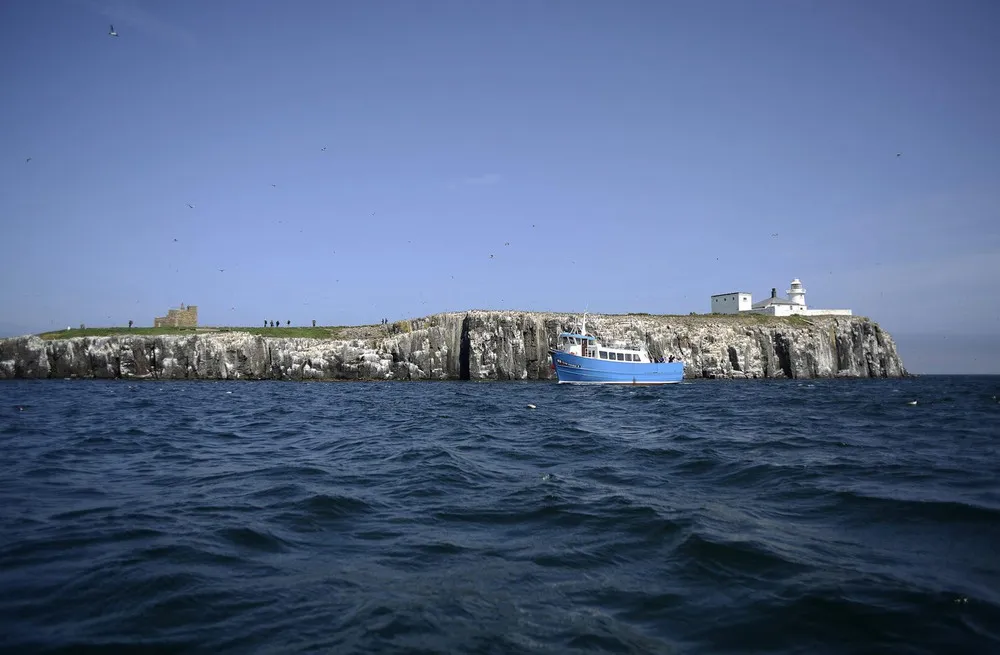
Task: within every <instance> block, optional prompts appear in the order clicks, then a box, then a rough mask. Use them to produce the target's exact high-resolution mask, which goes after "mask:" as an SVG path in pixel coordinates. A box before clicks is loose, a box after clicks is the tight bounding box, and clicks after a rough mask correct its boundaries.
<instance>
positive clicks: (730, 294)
mask: <svg viewBox="0 0 1000 655" xmlns="http://www.w3.org/2000/svg"><path fill="white" fill-rule="evenodd" d="M744 293H745V294H747V295H748V296H749V295H750V292H749V291H733V292H731V293H713V294H712V297H713V298H718V297H719V296H736V295H740V294H744ZM704 297H705V296H702V298H704Z"/></svg>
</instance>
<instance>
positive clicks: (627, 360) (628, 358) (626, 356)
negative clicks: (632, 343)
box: [625, 353, 632, 362]
mask: <svg viewBox="0 0 1000 655" xmlns="http://www.w3.org/2000/svg"><path fill="white" fill-rule="evenodd" d="M625 361H626V362H631V361H632V353H625Z"/></svg>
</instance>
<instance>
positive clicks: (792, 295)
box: [785, 278, 806, 308]
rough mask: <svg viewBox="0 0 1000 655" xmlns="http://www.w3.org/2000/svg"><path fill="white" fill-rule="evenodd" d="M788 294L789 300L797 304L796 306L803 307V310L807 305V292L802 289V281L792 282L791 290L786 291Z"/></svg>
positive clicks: (797, 279)
mask: <svg viewBox="0 0 1000 655" xmlns="http://www.w3.org/2000/svg"><path fill="white" fill-rule="evenodd" d="M785 293H787V294H788V299H789V300H790V301H791V302H793V303H795V304H796V305H802V306H803V308H804V307H805V304H806V290H805V289H803V288H802V281H801V280H799V278H795V279H794V280H792V284H791V286H790V288H788V289H786V290H785Z"/></svg>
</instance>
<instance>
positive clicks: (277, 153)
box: [0, 0, 1000, 372]
mask: <svg viewBox="0 0 1000 655" xmlns="http://www.w3.org/2000/svg"><path fill="white" fill-rule="evenodd" d="M109 24H114V28H115V30H116V31H117V33H118V34H119V36H117V37H113V36H110V35H109V34H108V32H109ZM0 58H2V61H3V62H4V66H3V68H2V72H0V82H2V84H0V90H2V91H0V93H2V95H0V97H2V102H0V155H2V157H0V218H2V221H3V223H2V226H0V234H2V235H3V236H2V242H3V256H2V258H0V307H2V308H3V314H2V315H0V333H6V334H10V333H15V332H23V331H40V330H45V329H54V328H62V327H66V326H67V325H79V324H80V323H86V324H87V325H88V326H98V325H107V324H123V323H125V322H127V321H128V320H129V319H132V320H135V321H136V323H137V324H139V325H151V324H152V319H153V317H154V316H158V315H163V314H164V313H165V311H166V309H167V308H168V307H173V306H177V305H178V304H179V303H182V302H183V303H188V304H196V305H198V306H199V314H200V320H201V322H202V323H203V324H207V325H212V324H214V325H258V324H262V322H263V321H264V320H265V319H279V320H282V321H285V320H291V321H292V322H293V324H306V323H308V322H309V321H310V320H311V319H316V320H317V321H318V322H319V323H320V324H333V325H348V324H363V323H377V322H378V321H379V320H381V319H382V318H383V317H386V318H389V319H390V320H395V319H398V318H402V317H409V316H422V315H426V314H429V313H434V312H440V311H454V310H466V309H474V308H484V309H494V308H496V309H501V308H502V309H524V310H553V311H565V312H579V311H582V310H583V309H585V308H586V309H588V310H589V311H591V312H597V313H621V312H650V313H688V312H692V311H695V312H706V311H708V310H709V296H710V295H711V294H713V293H722V292H728V291H734V290H741V291H751V292H752V293H753V294H754V297H755V300H756V299H759V298H763V297H764V296H766V295H768V294H769V293H770V289H771V287H777V288H778V290H779V294H781V295H784V291H785V289H787V288H788V283H789V282H790V280H791V279H792V278H793V277H799V278H801V279H802V281H803V283H804V285H805V287H806V289H807V290H808V294H807V296H806V300H807V302H808V303H809V304H810V305H812V306H817V307H834V308H838V307H847V308H851V309H853V310H854V311H855V313H858V314H864V315H868V316H871V317H872V318H874V319H875V320H877V321H878V322H879V323H880V324H881V325H882V326H883V327H885V328H886V329H887V330H889V331H890V332H891V333H892V334H893V335H894V336H895V337H896V338H897V341H898V342H899V343H900V347H901V349H902V351H903V355H904V363H905V364H906V365H907V366H908V367H909V368H911V369H914V370H917V371H918V372H919V371H920V369H921V368H923V369H925V370H924V371H923V372H935V371H937V370H943V369H941V367H940V366H938V365H932V364H926V365H924V364H919V363H918V364H917V366H914V362H920V361H921V360H920V358H921V357H923V356H924V355H926V353H927V350H928V348H931V346H928V345H926V344H928V343H935V341H934V340H935V339H944V338H948V339H951V341H950V342H949V343H950V344H957V346H952V347H957V348H958V351H959V354H958V355H956V356H955V357H956V358H957V359H956V358H948V360H947V361H946V362H945V364H944V366H945V368H948V367H951V368H952V369H956V370H967V371H969V372H973V370H975V371H990V370H991V371H992V372H1000V353H998V348H997V346H996V345H992V350H991V349H990V346H989V344H995V343H996V341H995V340H991V339H988V338H984V337H988V336H989V335H997V334H1000V291H998V288H1000V287H998V282H1000V220H998V219H1000V216H998V214H1000V2H997V1H996V0H956V1H954V2H942V1H940V0H857V1H851V0H838V1H836V2H829V1H820V0H755V1H753V2H748V1H746V0H691V1H685V2H674V1H669V0H650V1H648V2H639V1H631V2H630V1H625V0H622V1H614V2H612V1H607V0H604V1H601V2H597V1H590V0H546V1H544V2H539V1H537V0H523V1H522V0H504V1H503V2H487V1H485V0H449V1H441V0H418V1H415V0H380V1H361V0H357V1H346V0H345V1H334V0H290V1H288V2H272V1H270V0H268V1H264V0H213V1H212V2H205V1H204V0H162V1H154V0H146V1H142V2H140V1H129V0H61V1H58V2H36V1H34V0H10V1H9V2H3V3H0ZM324 148H325V150H324ZM29 157H30V158H31V159H30V161H27V159H28V158H29ZM189 204H190V205H191V206H192V207H189V206H188V205H189ZM491 255H492V257H491ZM219 269H224V270H222V271H220V270H219ZM918 337H919V338H918ZM920 339H923V341H920ZM963 339H967V340H968V341H967V342H968V343H969V344H971V343H973V342H975V343H979V344H980V345H979V346H975V347H972V346H969V347H968V348H964V349H963V348H962V347H961V343H963V341H962V340H963ZM976 339H978V340H979V341H976ZM918 341H919V342H920V343H923V344H925V345H923V346H920V347H919V348H918V347H917V346H916V345H913V346H907V343H910V344H916V343H918ZM982 344H987V345H986V350H985V351H984V350H983V345H982ZM908 349H909V352H908ZM991 357H992V359H990V358H991ZM984 358H985V359H984ZM939 359H940V358H939ZM923 361H930V360H927V359H925V360H923ZM984 362H985V363H984ZM984 366H985V369H984V368H983V367H984ZM935 367H936V368H935Z"/></svg>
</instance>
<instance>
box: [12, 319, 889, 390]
mask: <svg viewBox="0 0 1000 655" xmlns="http://www.w3.org/2000/svg"><path fill="white" fill-rule="evenodd" d="M412 327H413V329H412V331H410V332H403V333H398V334H381V335H380V336H378V337H377V338H354V339H345V340H325V339H302V338H274V337H262V336H255V335H251V334H248V333H241V332H216V333H201V334H193V335H189V336H188V335H185V336H142V335H135V336H133V335H124V336H113V337H75V338H72V339H61V340H54V341H45V340H42V339H40V338H38V337H16V338H12V339H0V379H4V378H6V379H11V378H65V377H92V378H157V379H216V380H228V379H232V380H262V379H277V380H331V379H338V380H446V379H464V380H526V379H529V380H536V379H542V380H544V379H554V377H555V374H554V372H553V371H552V370H551V368H550V361H551V360H550V358H549V355H548V349H549V347H550V345H551V344H554V343H555V340H556V335H558V334H559V332H561V331H564V330H568V331H577V330H579V329H580V320H579V317H578V316H575V315H568V314H552V313H542V312H501V311H470V312H461V313H450V314H437V315H434V316H429V317H426V318H423V319H417V320H415V321H412ZM587 331H588V333H590V334H593V335H594V336H596V337H597V338H598V339H599V340H601V341H603V342H605V343H608V344H610V343H612V342H614V341H624V342H626V343H633V344H636V343H640V344H645V345H646V347H647V348H648V349H649V351H650V354H651V355H652V356H653V357H659V356H669V355H674V356H675V357H679V358H680V359H682V360H684V362H685V365H686V366H685V376H686V377H689V378H692V377H723V378H728V377H739V378H743V377H749V378H774V377H792V378H808V377H836V376H841V377H895V376H901V375H905V374H906V371H905V370H904V368H903V365H902V362H901V361H900V359H899V356H898V354H897V353H896V346H895V344H894V343H893V341H892V338H891V337H890V336H889V334H888V333H886V332H884V331H883V330H881V329H880V328H879V327H878V325H877V324H875V323H873V322H872V321H870V320H868V319H866V318H862V317H839V316H838V317H812V318H809V319H806V320H800V321H796V322H792V321H789V320H785V319H773V318H768V319H766V318H759V319H758V318H754V319H753V320H747V319H746V318H744V317H739V316H736V317H732V316H690V317H688V316H645V315H640V316H629V315H625V316H602V315H593V316H588V317H587ZM346 332H347V333H348V336H349V333H350V330H347V331H346Z"/></svg>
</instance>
